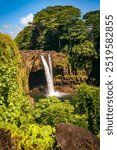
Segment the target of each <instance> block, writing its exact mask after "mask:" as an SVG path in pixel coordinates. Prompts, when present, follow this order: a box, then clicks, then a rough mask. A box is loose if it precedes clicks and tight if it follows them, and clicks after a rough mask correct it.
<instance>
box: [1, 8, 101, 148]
mask: <svg viewBox="0 0 117 150" xmlns="http://www.w3.org/2000/svg"><path fill="white" fill-rule="evenodd" d="M99 40H100V38H99V11H95V12H89V13H87V14H85V15H84V16H83V18H81V13H80V10H79V9H78V8H75V7H72V6H55V7H47V8H46V9H43V10H42V11H40V12H38V13H37V14H35V16H34V20H33V23H30V25H29V26H27V27H25V28H24V29H23V30H22V31H21V32H20V33H19V34H18V36H17V37H16V39H15V41H16V42H17V44H18V46H19V48H18V47H17V45H16V43H15V41H13V40H12V39H11V38H10V37H9V36H7V35H3V34H1V33H0V128H5V129H7V130H8V131H9V132H10V134H11V137H12V139H13V144H14V148H16V149H17V150H21V149H24V150H34V149H35V150H36V149H37V150H54V149H57V146H56V144H55V143H56V142H55V126H56V125H57V124H58V123H60V122H64V123H72V124H75V125H78V126H80V127H84V128H87V129H89V130H90V131H91V132H92V133H94V134H95V135H98V134H99V132H100V131H99V121H100V118H99V87H96V86H92V85H88V84H86V83H84V84H79V85H77V87H76V89H77V90H76V94H75V95H74V96H73V97H72V98H71V99H69V100H67V99H66V100H64V101H63V100H60V99H58V98H56V97H47V98H40V99H38V101H37V102H36V103H35V104H33V105H32V104H31V103H30V101H29V96H28V95H27V94H26V93H25V90H24V87H23V78H22V72H21V68H22V60H21V56H20V53H19V51H18V49H22V50H23V49H27V50H28V49H44V50H55V51H57V52H63V53H65V54H66V55H67V56H68V58H69V63H70V64H71V66H72V72H75V73H76V74H77V73H78V70H79V69H85V70H86V71H87V72H88V73H89V76H90V77H89V80H88V82H87V83H90V84H92V82H93V84H95V85H99V75H97V74H99V72H98V71H99V70H97V72H98V73H97V72H95V70H96V68H97V67H99ZM95 67H96V68H95ZM96 73H97V74H96ZM93 78H94V80H93ZM0 148H1V147H0Z"/></svg>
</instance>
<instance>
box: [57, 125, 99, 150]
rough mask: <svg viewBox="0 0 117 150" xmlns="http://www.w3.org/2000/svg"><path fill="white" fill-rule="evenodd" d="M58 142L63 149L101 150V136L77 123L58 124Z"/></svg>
mask: <svg viewBox="0 0 117 150" xmlns="http://www.w3.org/2000/svg"><path fill="white" fill-rule="evenodd" d="M56 140H57V144H58V145H59V146H60V147H61V148H62V150H99V149H100V141H99V138H98V137H96V136H95V135H93V134H92V133H91V132H90V131H88V130H87V129H84V128H80V127H78V126H75V125H71V124H65V123H60V124H58V125H57V126H56Z"/></svg>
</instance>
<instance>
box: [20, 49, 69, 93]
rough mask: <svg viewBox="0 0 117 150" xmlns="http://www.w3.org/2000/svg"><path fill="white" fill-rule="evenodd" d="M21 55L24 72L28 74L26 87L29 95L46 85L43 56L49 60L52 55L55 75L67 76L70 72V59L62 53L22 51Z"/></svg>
mask: <svg viewBox="0 0 117 150" xmlns="http://www.w3.org/2000/svg"><path fill="white" fill-rule="evenodd" d="M20 53H21V56H22V61H23V70H24V72H25V74H26V76H25V81H24V87H25V90H26V92H27V93H28V92H29V90H31V89H33V88H35V87H38V86H41V85H46V81H45V74H44V69H43V64H42V61H41V57H40V55H43V56H44V57H45V58H47V56H48V54H49V53H50V55H51V58H52V66H53V72H54V74H55V75H57V74H61V75H65V74H68V72H69V65H68V59H67V57H66V56H65V55H64V54H62V53H57V52H55V51H43V50H20Z"/></svg>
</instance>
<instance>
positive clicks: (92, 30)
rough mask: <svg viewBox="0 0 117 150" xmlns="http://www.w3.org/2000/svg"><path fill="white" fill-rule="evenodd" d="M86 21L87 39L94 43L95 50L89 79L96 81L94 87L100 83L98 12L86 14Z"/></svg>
mask: <svg viewBox="0 0 117 150" xmlns="http://www.w3.org/2000/svg"><path fill="white" fill-rule="evenodd" d="M83 18H84V19H85V21H86V25H87V27H88V29H89V39H91V40H92V41H93V43H94V47H95V50H96V52H97V56H98V57H97V58H96V59H93V63H92V64H93V66H92V70H91V73H90V81H89V82H91V78H94V79H96V80H95V81H92V82H94V83H95V84H96V85H99V84H100V83H99V82H100V11H99V10H97V11H93V12H88V13H86V14H85V15H84V17H83Z"/></svg>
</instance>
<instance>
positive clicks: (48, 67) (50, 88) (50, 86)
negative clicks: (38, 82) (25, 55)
mask: <svg viewBox="0 0 117 150" xmlns="http://www.w3.org/2000/svg"><path fill="white" fill-rule="evenodd" d="M40 56H41V60H42V63H43V66H44V71H45V76H46V81H47V96H57V97H62V96H65V95H68V94H67V93H62V92H59V91H55V90H54V83H53V68H52V60H51V56H50V54H48V63H47V61H46V59H45V58H44V56H43V55H40Z"/></svg>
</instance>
